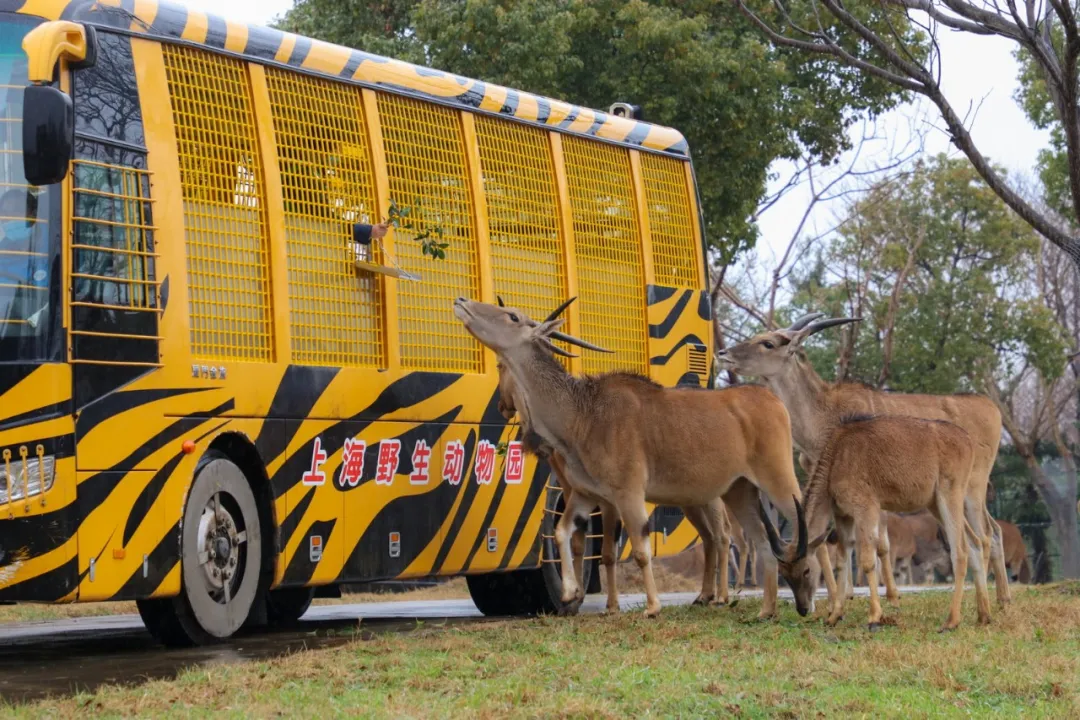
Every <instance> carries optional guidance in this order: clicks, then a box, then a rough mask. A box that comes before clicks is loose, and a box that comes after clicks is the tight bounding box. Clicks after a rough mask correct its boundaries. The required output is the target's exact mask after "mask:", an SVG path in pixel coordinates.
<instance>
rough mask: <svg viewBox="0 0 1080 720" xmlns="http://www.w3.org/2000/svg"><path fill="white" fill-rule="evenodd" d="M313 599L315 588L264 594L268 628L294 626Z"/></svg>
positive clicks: (274, 591) (285, 589)
mask: <svg viewBox="0 0 1080 720" xmlns="http://www.w3.org/2000/svg"><path fill="white" fill-rule="evenodd" d="M314 598H315V588H282V589H280V590H271V591H270V592H268V593H267V594H266V621H267V624H268V625H269V626H270V627H289V626H291V625H295V624H296V623H297V622H298V621H299V620H300V618H301V617H303V615H304V613H306V612H307V610H308V608H309V607H311V601H312V600H313V599H314Z"/></svg>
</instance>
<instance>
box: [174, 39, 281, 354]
mask: <svg viewBox="0 0 1080 720" xmlns="http://www.w3.org/2000/svg"><path fill="white" fill-rule="evenodd" d="M163 53H164V56H165V69H166V74H167V75H168V81H169V91H170V93H171V95H172V108H173V117H174V120H175V124H176V134H177V145H178V147H179V152H180V170H181V184H182V187H183V191H184V222H185V225H186V236H187V243H186V244H187V250H188V286H189V287H188V300H189V304H190V312H191V348H192V354H193V355H195V356H196V357H199V358H209V359H215V360H241V361H243V360H248V361H272V360H273V359H274V352H273V349H274V340H273V324H272V322H271V318H272V315H271V313H272V308H271V299H270V277H269V275H270V272H269V270H270V269H269V258H268V253H267V236H268V232H267V227H266V222H267V221H266V195H265V185H264V180H263V173H262V161H261V158H260V153H259V143H258V136H257V133H256V129H255V117H254V113H253V112H252V98H251V86H250V82H249V79H248V75H247V72H246V70H245V67H244V64H243V63H241V62H240V61H237V60H233V59H231V58H227V57H223V56H220V55H213V54H210V53H207V52H202V51H200V50H194V49H191V48H188V47H181V46H175V45H166V46H164V47H163Z"/></svg>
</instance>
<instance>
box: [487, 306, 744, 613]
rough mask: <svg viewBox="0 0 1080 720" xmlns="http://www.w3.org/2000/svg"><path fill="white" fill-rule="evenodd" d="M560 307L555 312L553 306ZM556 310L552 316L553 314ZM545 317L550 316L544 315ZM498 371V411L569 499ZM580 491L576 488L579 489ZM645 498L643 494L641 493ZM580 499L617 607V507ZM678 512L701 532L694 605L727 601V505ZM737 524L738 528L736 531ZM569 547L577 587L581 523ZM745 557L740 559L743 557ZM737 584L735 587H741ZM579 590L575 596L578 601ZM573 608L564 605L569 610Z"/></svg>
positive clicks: (561, 467)
mask: <svg viewBox="0 0 1080 720" xmlns="http://www.w3.org/2000/svg"><path fill="white" fill-rule="evenodd" d="M498 301H499V307H505V304H504V303H503V300H502V298H501V297H500V298H498ZM557 312H560V311H556V313H557ZM556 313H553V315H555V316H557V315H556ZM549 319H553V318H552V317H550V316H549ZM496 368H497V369H498V372H499V405H498V407H499V412H500V413H501V414H502V416H503V417H505V418H506V419H507V420H511V419H513V417H514V416H515V415H517V416H518V418H519V420H520V422H521V430H522V438H523V446H524V448H525V450H526V452H531V453H533V454H536V455H538V456H540V457H542V458H544V459H545V460H546V461H547V462H548V465H549V466H550V467H551V470H552V474H554V475H555V479H556V481H557V482H558V483H559V487H561V488H562V492H563V504H564V506H565V505H569V504H570V496H571V494H572V493H573V492H574V491H573V489H572V488H571V487H570V486H569V485H568V484H567V482H566V481H565V480H564V479H563V478H564V477H565V476H566V463H565V462H564V461H563V458H562V456H561V455H560V454H559V452H558V451H557V450H555V448H553V447H552V446H551V445H550V444H549V443H547V442H546V441H545V440H544V439H543V438H542V437H540V436H539V435H537V434H536V432H535V431H534V430H533V429H532V424H531V423H530V422H529V418H528V416H527V415H526V414H525V413H523V412H520V411H519V410H518V402H517V401H516V400H515V399H514V396H515V394H516V387H515V385H514V379H513V375H511V374H510V372H509V371H508V370H507V369H506V366H504V365H503V364H502V362H499V363H497V365H496ZM578 492H579V493H581V491H578ZM646 499H647V498H646ZM582 500H583V501H589V502H592V503H593V504H594V505H598V506H599V507H600V513H601V518H602V523H603V528H602V530H603V544H602V547H601V551H600V564H601V565H602V566H603V567H604V589H605V591H606V592H607V607H606V610H607V612H609V613H616V612H618V611H619V590H618V580H617V573H616V572H615V571H616V563H617V562H618V556H617V552H618V545H617V534H616V530H617V524H618V521H619V514H618V511H617V510H616V509H615V507H614V506H613V505H611V504H610V503H607V502H605V501H603V500H600V499H598V498H593V497H588V496H586V495H585V494H583V493H582ZM682 510H683V514H684V515H685V516H686V518H687V520H689V521H690V523H691V524H692V525H693V526H694V529H695V530H697V533H698V535H699V536H700V537H701V543H702V550H703V551H704V558H705V568H704V576H703V578H702V582H701V592H700V593H699V594H698V596H697V598H696V599H695V600H694V603H693V604H695V605H710V604H713V603H716V604H719V605H725V604H727V602H728V587H729V586H728V554H727V549H728V546H729V544H730V543H731V532H730V530H729V524H728V510H727V508H726V506H725V505H724V503H723V501H722V500H720V499H719V498H717V499H715V500H713V501H712V502H711V503H709V505H707V506H705V507H694V508H683V509H682ZM741 532H742V529H741V528H740V533H741ZM571 548H572V550H573V553H574V575H575V578H576V579H577V582H578V586H579V588H580V587H581V586H582V582H583V581H582V578H583V570H584V568H583V561H584V554H585V527H576V528H575V529H574V533H573V538H572V541H571ZM744 562H745V561H744ZM717 568H719V570H720V587H719V592H718V591H717V587H716V570H717ZM741 586H742V583H741V582H740V583H738V584H737V586H736V588H737V589H741ZM583 599H584V595H583V594H582V595H581V596H580V597H579V598H577V599H576V600H577V601H580V600H583ZM572 609H574V607H573V606H572V607H571V608H568V610H572Z"/></svg>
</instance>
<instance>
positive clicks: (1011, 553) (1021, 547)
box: [997, 520, 1031, 585]
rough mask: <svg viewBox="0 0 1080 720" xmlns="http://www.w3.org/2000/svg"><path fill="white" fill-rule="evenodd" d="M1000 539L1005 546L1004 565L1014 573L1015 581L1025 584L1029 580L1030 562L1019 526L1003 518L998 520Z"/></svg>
mask: <svg viewBox="0 0 1080 720" xmlns="http://www.w3.org/2000/svg"><path fill="white" fill-rule="evenodd" d="M997 524H998V526H999V527H1000V528H1001V540H1002V543H1003V544H1004V546H1005V567H1006V568H1008V569H1009V572H1010V573H1015V574H1016V581H1017V582H1021V583H1024V584H1025V585H1026V584H1028V583H1030V582H1031V564H1030V563H1029V562H1028V554H1027V545H1025V544H1024V536H1023V535H1021V534H1020V528H1018V527H1016V525H1013V524H1012V523H1011V522H1006V521H1005V520H998V521H997ZM1010 577H1011V575H1010Z"/></svg>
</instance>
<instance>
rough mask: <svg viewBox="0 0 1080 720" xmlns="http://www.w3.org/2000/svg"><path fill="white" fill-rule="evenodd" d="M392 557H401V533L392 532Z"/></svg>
mask: <svg viewBox="0 0 1080 720" xmlns="http://www.w3.org/2000/svg"><path fill="white" fill-rule="evenodd" d="M390 557H392V558H397V557H401V533H399V532H392V533H390Z"/></svg>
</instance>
